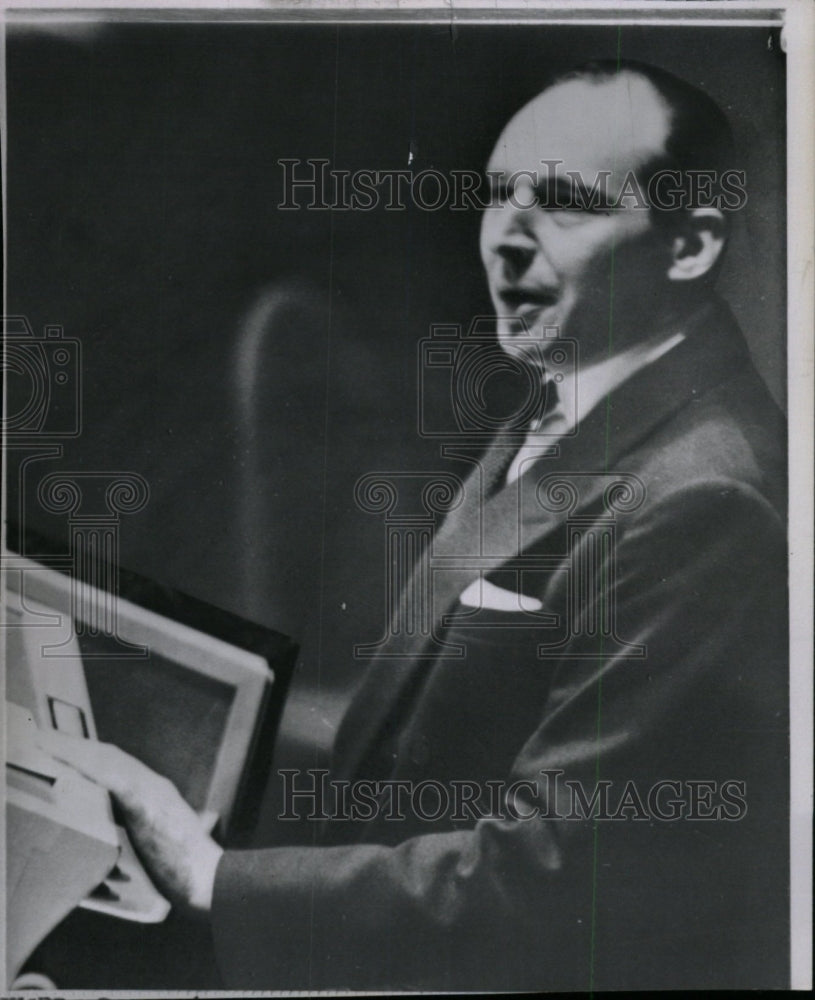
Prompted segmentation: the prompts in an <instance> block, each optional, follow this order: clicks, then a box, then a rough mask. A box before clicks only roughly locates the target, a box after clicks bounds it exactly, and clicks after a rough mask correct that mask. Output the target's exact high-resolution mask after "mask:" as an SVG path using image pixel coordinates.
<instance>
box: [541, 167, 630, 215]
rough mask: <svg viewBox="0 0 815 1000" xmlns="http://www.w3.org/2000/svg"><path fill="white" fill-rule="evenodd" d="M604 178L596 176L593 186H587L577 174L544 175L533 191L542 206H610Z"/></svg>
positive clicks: (600, 207)
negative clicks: (553, 177) (553, 176)
mask: <svg viewBox="0 0 815 1000" xmlns="http://www.w3.org/2000/svg"><path fill="white" fill-rule="evenodd" d="M605 180H607V178H605ZM603 181H604V178H602V177H598V178H597V179H596V180H595V183H594V186H593V187H591V188H589V187H587V186H586V185H585V184H584V183H583V179H582V178H581V177H580V176H579V175H575V176H571V175H568V176H566V177H557V178H555V179H554V180H553V179H552V178H551V177H544V178H542V179H541V181H540V183H539V184H538V185H537V186H536V188H535V193H536V195H537V196H538V200H539V202H540V204H541V207H543V208H582V209H591V208H596V209H602V210H607V209H609V208H611V207H612V206H611V203H610V201H609V197H608V189H607V185H606V184H605V183H604V182H603Z"/></svg>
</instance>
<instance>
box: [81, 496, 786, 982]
mask: <svg viewBox="0 0 815 1000" xmlns="http://www.w3.org/2000/svg"><path fill="white" fill-rule="evenodd" d="M616 561H617V566H616V585H615V605H616V612H617V623H618V628H619V634H620V635H621V636H622V637H624V638H625V639H627V640H628V641H630V642H639V643H642V644H644V645H645V646H646V647H647V656H646V658H645V659H644V660H627V659H623V658H616V659H615V658H609V657H607V656H603V654H602V649H598V647H597V640H596V639H594V640H592V642H591V643H588V645H586V643H587V640H585V639H583V640H579V642H576V644H575V646H574V648H572V649H570V650H569V653H570V654H571V656H572V657H575V656H577V655H578V654H579V655H581V656H583V657H585V658H582V659H581V658H576V659H574V658H564V660H563V662H562V663H561V664H560V666H559V667H558V668H557V670H556V672H555V676H554V679H553V685H552V691H551V694H550V698H549V701H548V702H547V704H546V706H542V711H541V723H540V726H539V727H538V729H537V730H536V731H535V732H533V733H519V734H518V745H519V754H518V757H517V759H516V761H515V765H514V768H513V773H512V775H511V776H509V777H510V779H516V780H521V779H522V780H527V781H529V782H530V783H532V785H533V786H534V787H536V788H538V789H539V790H540V791H542V788H543V786H542V784H541V781H542V779H541V771H542V770H549V771H552V770H561V771H562V772H563V778H564V779H568V780H570V781H573V782H575V783H577V784H578V785H579V786H580V788H581V790H582V792H583V794H584V795H585V796H586V797H588V798H589V799H590V798H591V796H592V794H593V793H594V791H595V790H596V788H597V787H598V783H599V782H604V781H605V782H610V783H611V786H612V796H613V798H612V801H611V806H610V808H611V809H612V810H616V808H617V806H618V800H619V798H620V795H621V794H622V791H623V789H624V788H625V787H626V786H627V785H628V783H629V782H633V784H634V786H635V788H636V789H637V790H638V792H639V795H640V797H647V793H648V791H649V789H650V788H652V787H653V785H654V784H655V783H656V782H658V781H664V780H673V781H679V782H680V783H682V782H699V781H702V782H704V781H714V782H718V783H722V782H724V781H726V780H735V781H742V782H744V783H745V786H746V798H747V803H748V810H747V814H746V816H745V817H742V818H741V820H739V821H734V822H727V821H722V820H721V819H720V820H719V821H718V822H716V823H715V824H713V823H709V822H707V823H706V822H704V820H702V819H700V818H697V819H693V818H691V819H688V818H687V817H685V818H679V819H677V821H676V822H665V821H663V820H661V819H660V818H658V817H657V818H655V817H654V816H653V815H646V816H637V811H638V810H637V805H636V802H634V804H633V806H632V809H631V810H630V811H628V812H625V811H624V812H623V815H621V816H619V817H618V820H617V821H614V820H610V821H609V822H597V821H593V820H592V819H586V818H585V817H584V818H581V817H580V816H579V815H578V816H574V817H572V818H568V813H569V811H570V807H571V804H572V803H571V802H570V801H569V799H568V798H567V800H566V802H565V803H561V804H560V805H558V806H557V807H556V810H555V811H556V815H555V816H554V817H550V818H549V819H542V818H540V816H539V817H538V818H535V819H525V820H522V819H512V818H507V819H485V820H481V821H480V822H479V823H477V824H476V826H475V827H474V828H472V829H468V830H462V831H458V832H450V833H441V834H433V833H428V834H426V835H422V836H417V837H412V838H411V839H408V840H406V841H404V842H403V843H401V844H399V845H397V846H395V847H385V846H377V845H357V846H350V847H331V848H301V847H282V848H273V849H267V850H261V851H247V852H227V853H226V854H225V855H224V856H223V858H222V859H221V860H220V864H219V865H218V870H217V877H216V881H215V890H214V899H213V913H212V921H213V928H214V932H215V940H216V946H217V948H218V954H219V960H220V964H221V966H222V969H223V972H224V975H225V979H226V981H227V983H228V985H230V986H240V987H245V988H308V987H314V988H316V987H323V988H330V987H333V988H346V987H357V988H363V987H368V988H377V987H391V988H397V987H404V988H422V987H425V988H427V987H435V988H437V989H438V988H447V989H456V988H480V989H485V988H490V987H492V988H500V987H501V986H503V987H505V988H508V987H511V986H517V987H518V988H524V987H525V988H532V987H534V986H536V985H537V986H538V987H546V988H549V989H554V988H560V989H568V988H587V987H591V986H597V987H598V988H600V987H601V986H602V985H603V984H608V983H612V984H613V983H616V984H617V985H619V984H620V983H621V982H625V981H626V977H627V975H628V976H634V975H636V976H638V977H641V976H643V975H644V976H645V977H646V980H647V981H649V982H651V983H652V984H653V985H657V984H658V983H659V982H660V981H664V982H665V984H666V985H670V984H671V983H673V984H674V985H675V984H676V983H682V984H684V985H688V986H692V985H694V975H697V976H698V977H699V979H700V981H701V982H702V983H705V984H708V985H715V984H716V983H719V984H720V985H731V986H732V985H733V983H736V984H738V983H740V982H742V981H743V982H745V983H746V982H750V981H751V976H753V977H754V976H755V975H758V976H759V980H760V981H761V982H765V981H766V982H767V983H768V984H772V983H775V984H777V985H778V984H780V982H781V980H782V978H783V976H782V974H781V973H780V972H779V971H778V961H779V959H778V954H777V949H775V950H773V948H772V947H770V945H769V944H768V945H767V946H766V948H769V951H767V950H766V949H765V953H764V954H763V955H762V953H761V951H760V950H757V949H756V944H755V939H754V936H755V935H756V934H759V933H763V939H764V940H765V942H766V941H768V940H769V937H768V935H776V936H778V935H781V936H782V937H783V913H782V911H779V913H781V916H779V913H776V912H775V911H776V909H777V906H776V903H777V902H778V899H780V898H781V897H782V896H783V894H784V891H785V890H784V880H783V878H782V877H776V875H777V873H775V874H774V871H773V870H769V869H768V867H767V865H766V857H767V855H768V853H770V852H771V851H772V850H773V847H775V848H776V849H777V848H778V847H779V844H780V841H779V839H778V838H779V837H781V836H782V832H781V827H780V826H778V824H779V823H781V824H782V825H783V822H785V818H786V811H785V810H784V808H783V802H782V799H783V797H784V795H785V794H786V783H785V779H784V776H783V774H782V773H781V772H782V771H783V759H784V758H783V755H784V753H785V748H786V730H785V725H786V723H785V719H784V717H783V714H782V711H783V707H784V705H785V690H784V682H785V673H784V670H785V663H784V648H783V637H784V628H785V619H784V615H783V614H780V613H779V612H780V611H783V598H782V597H779V592H778V588H779V586H781V587H783V586H784V583H785V577H784V572H783V566H784V541H783V532H782V530H781V526H780V524H779V522H778V520H777V518H776V517H775V515H774V514H773V513H772V511H771V510H770V509H769V507H768V505H766V503H765V502H764V501H763V500H762V499H761V498H760V497H758V495H757V494H754V493H752V492H751V491H749V490H747V489H742V488H741V487H738V486H728V484H725V483H718V484H708V485H703V486H700V487H694V488H689V489H687V490H683V491H681V492H680V493H677V494H675V495H673V496H671V497H669V498H667V499H666V500H664V501H662V502H660V503H658V504H654V505H653V506H652V507H651V508H650V509H649V510H648V511H647V512H646V513H644V514H643V516H642V517H640V518H638V519H637V520H636V521H635V522H632V526H631V527H630V529H629V530H628V531H627V532H625V533H624V535H623V536H622V538H621V540H620V543H619V545H618V549H617V552H616ZM496 669H506V670H507V672H508V678H507V682H508V683H511V679H512V672H511V668H510V666H504V667H503V668H502V667H501V666H500V665H499V666H497V667H496ZM454 710H455V706H451V711H454ZM473 738H476V739H477V738H478V734H473ZM91 776H94V777H95V775H93V774H92V775H91ZM469 777H471V776H469V775H462V778H469ZM103 783H106V782H105V781H103ZM694 787H698V786H694ZM121 791H125V794H126V795H131V794H132V797H133V798H138V797H139V789H130V788H128V789H125V790H122V789H120V791H119V792H117V791H116V789H115V788H114V793H115V794H117V795H119V794H121ZM681 795H682V797H683V798H684V799H685V800H686V804H687V796H688V789H687V788H686V787H685V788H683V789H681ZM533 798H534V797H533ZM531 806H537V807H538V808H541V809H543V811H544V812H545V811H546V810H547V809H549V810H550V811H551V808H550V807H551V803H549V802H547V801H545V800H544V799H543V797H542V795H541V794H539V795H538V796H537V798H536V799H535V801H533V802H530V807H531ZM698 806H699V803H698V802H697V811H698ZM706 808H707V807H706ZM164 819H165V820H166V821H167V822H169V823H170V824H171V825H172V823H173V822H174V820H173V819H172V817H171V816H170V814H169V813H168V814H167V815H165V817H164ZM185 823H186V821H184V823H182V824H180V825H179V827H178V828H179V829H182V828H185ZM134 832H135V831H134ZM138 838H139V834H138V833H136V839H137V840H138ZM171 840H172V838H171ZM157 843H158V838H157ZM192 843H193V844H198V843H200V841H199V837H198V834H196V835H195V836H194V837H193V838H192ZM195 849H196V848H195V847H193V850H195ZM157 851H158V855H159V856H160V857H161V856H163V849H162V848H161V846H160V845H159V846H158V847H157ZM144 853H145V856H146V857H147V858H148V862H149V858H150V849H149V848H148V849H147V850H144ZM190 853H192V852H190ZM204 855H205V856H206V857H209V858H212V856H213V855H212V852H211V850H209V848H207V849H206V850H205V851H204ZM161 863H163V862H161ZM172 863H175V862H172ZM170 866H171V867H172V864H171V865H170ZM183 867H184V866H183V865H182V868H183ZM180 881H181V884H182V885H183V883H184V879H183V878H182V879H181V880H180ZM779 893H780V894H781V895H779ZM765 918H767V919H768V920H769V921H770V923H769V924H768V923H765V922H764V921H765ZM758 927H761V928H762V930H761V932H759V930H758V929H757V928H758ZM756 961H758V962H759V969H758V970H757V969H756V968H752V969H751V968H750V963H755V962H756ZM629 969H630V972H627V970H629ZM742 977H743V978H742ZM639 981H641V980H639ZM752 981H755V980H754V979H753V980H752Z"/></svg>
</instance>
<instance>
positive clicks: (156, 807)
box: [38, 731, 223, 915]
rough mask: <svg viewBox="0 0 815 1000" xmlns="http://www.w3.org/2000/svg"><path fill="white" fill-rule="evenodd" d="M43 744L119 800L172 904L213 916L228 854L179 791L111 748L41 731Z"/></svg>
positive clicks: (149, 866)
mask: <svg viewBox="0 0 815 1000" xmlns="http://www.w3.org/2000/svg"><path fill="white" fill-rule="evenodd" d="M38 742H39V744H40V746H41V748H42V749H43V750H45V751H46V752H48V753H50V754H52V755H53V756H54V757H56V758H57V759H58V760H61V761H63V762H64V763H66V764H68V765H70V766H71V767H73V768H75V769H76V770H77V771H79V772H80V774H83V775H84V776H85V777H86V778H89V779H90V780H91V781H94V782H96V784H98V785H102V786H103V787H104V788H107V789H108V791H109V792H110V793H111V794H112V795H113V797H114V798H115V800H116V802H117V803H118V804H119V806H120V807H121V810H122V812H123V814H124V817H125V823H126V825H127V829H128V833H129V834H130V837H131V840H132V841H133V845H134V847H135V848H136V850H137V851H138V853H139V855H140V856H141V858H142V860H143V861H144V864H145V867H146V868H147V869H148V871H149V872H150V875H151V876H152V878H153V879H154V881H155V883H156V885H157V887H158V888H159V889H160V890H161V891H162V892H163V893H164V894H165V895H166V896H167V897H168V898H169V899H170V900H171V902H173V903H175V904H176V905H178V906H180V907H181V908H182V909H185V910H186V911H187V912H189V913H193V914H199V915H200V914H205V913H208V912H209V910H210V908H211V906H212V890H213V885H214V883H215V869H216V868H217V867H218V862H219V861H220V859H221V855H222V854H223V850H222V848H220V847H219V846H218V845H217V844H216V843H215V841H214V840H213V839H212V838H211V837H210V836H209V834H208V833H207V831H206V829H205V827H204V824H203V822H202V820H201V819H200V818H199V816H198V814H197V813H196V812H195V811H194V810H193V809H192V808H191V807H190V806H188V805H187V803H186V802H185V801H184V800H183V799H182V798H181V795H180V794H179V792H178V790H177V789H176V787H175V785H173V784H172V782H170V781H168V780H167V778H163V777H161V775H158V774H156V773H155V771H151V770H150V768H149V767H147V766H146V765H144V764H142V763H141V761H138V760H136V758H135V757H131V756H130V755H129V754H127V753H125V752H124V751H123V750H120V749H119V748H118V747H116V746H113V745H112V744H110V743H99V742H97V741H96V740H87V739H79V738H76V737H72V736H65V735H63V734H61V733H56V732H53V731H49V732H44V731H41V732H40V734H39V737H38Z"/></svg>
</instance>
